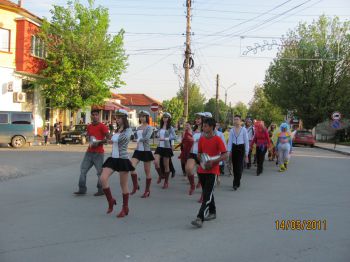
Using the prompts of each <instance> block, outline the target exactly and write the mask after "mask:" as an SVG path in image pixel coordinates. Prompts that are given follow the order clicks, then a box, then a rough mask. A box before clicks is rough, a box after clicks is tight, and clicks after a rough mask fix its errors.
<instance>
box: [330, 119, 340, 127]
mask: <svg viewBox="0 0 350 262" xmlns="http://www.w3.org/2000/svg"><path fill="white" fill-rule="evenodd" d="M331 127H332V128H334V129H339V128H341V123H340V121H339V120H333V121H332V124H331Z"/></svg>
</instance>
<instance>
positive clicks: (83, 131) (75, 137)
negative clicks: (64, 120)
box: [61, 125, 87, 145]
mask: <svg viewBox="0 0 350 262" xmlns="http://www.w3.org/2000/svg"><path fill="white" fill-rule="evenodd" d="M86 141H87V125H75V126H74V127H73V128H72V129H71V130H70V131H67V132H63V133H62V135H61V143H62V144H66V143H73V144H82V145H84V144H85V143H86Z"/></svg>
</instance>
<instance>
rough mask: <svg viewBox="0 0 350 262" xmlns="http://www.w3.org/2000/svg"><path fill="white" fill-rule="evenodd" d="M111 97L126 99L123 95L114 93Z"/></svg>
mask: <svg viewBox="0 0 350 262" xmlns="http://www.w3.org/2000/svg"><path fill="white" fill-rule="evenodd" d="M112 98H113V99H120V100H122V99H126V98H125V97H124V96H122V95H120V94H115V93H112Z"/></svg>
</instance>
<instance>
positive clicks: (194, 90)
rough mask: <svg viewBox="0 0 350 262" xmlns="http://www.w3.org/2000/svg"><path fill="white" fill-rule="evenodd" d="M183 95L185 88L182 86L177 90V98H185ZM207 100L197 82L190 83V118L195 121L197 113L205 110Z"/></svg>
mask: <svg viewBox="0 0 350 262" xmlns="http://www.w3.org/2000/svg"><path fill="white" fill-rule="evenodd" d="M183 97H184V90H183V88H181V89H180V90H179V92H177V98H178V99H180V100H183ZM205 101H206V98H205V95H204V94H202V93H201V90H200V87H199V86H198V85H197V84H194V83H190V85H189V89H188V120H190V121H193V120H194V118H195V115H194V114H195V113H198V112H203V111H204V104H205Z"/></svg>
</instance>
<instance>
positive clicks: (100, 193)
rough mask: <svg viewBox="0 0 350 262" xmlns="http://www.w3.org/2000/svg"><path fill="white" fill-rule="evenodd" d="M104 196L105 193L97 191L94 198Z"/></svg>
mask: <svg viewBox="0 0 350 262" xmlns="http://www.w3.org/2000/svg"><path fill="white" fill-rule="evenodd" d="M104 194H105V193H103V191H97V192H96V193H95V194H94V196H103V195H104Z"/></svg>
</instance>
